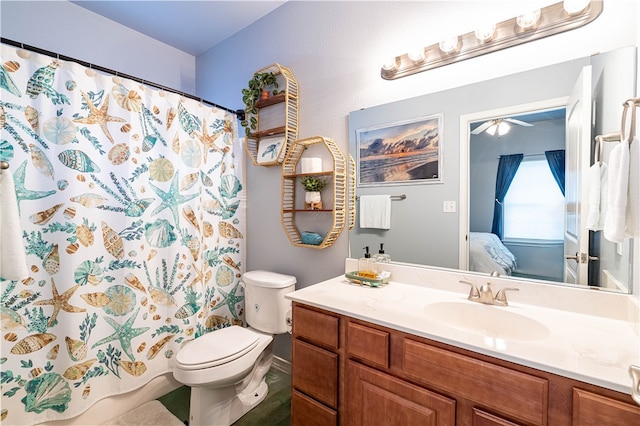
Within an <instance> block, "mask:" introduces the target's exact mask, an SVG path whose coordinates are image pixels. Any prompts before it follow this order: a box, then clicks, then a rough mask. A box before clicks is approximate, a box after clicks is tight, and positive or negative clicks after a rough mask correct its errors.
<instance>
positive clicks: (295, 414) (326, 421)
mask: <svg viewBox="0 0 640 426" xmlns="http://www.w3.org/2000/svg"><path fill="white" fill-rule="evenodd" d="M337 424H338V414H337V413H336V411H335V410H332V409H330V408H329V407H325V406H324V405H322V404H320V403H319V402H318V401H315V400H313V399H311V398H309V397H308V396H306V395H304V394H302V393H300V392H298V391H296V390H295V389H294V390H293V392H291V425H292V426H335V425H337Z"/></svg>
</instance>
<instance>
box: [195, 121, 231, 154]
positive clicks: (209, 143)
mask: <svg viewBox="0 0 640 426" xmlns="http://www.w3.org/2000/svg"><path fill="white" fill-rule="evenodd" d="M220 133H222V130H218V131H216V132H214V133H213V134H211V135H209V134H207V120H204V119H203V121H202V134H201V135H199V134H198V133H196V132H195V131H194V132H193V134H194V135H195V136H196V137H197V138H198V139H199V140H200V142H201V143H202V145H204V162H205V163H206V162H207V153H208V152H209V151H210V150H213V151H216V152H219V153H221V154H224V152H223V151H222V149H220V148H218V147H217V146H216V143H215V142H216V139H218V136H219V135H220Z"/></svg>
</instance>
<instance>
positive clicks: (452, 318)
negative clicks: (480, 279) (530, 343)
mask: <svg viewBox="0 0 640 426" xmlns="http://www.w3.org/2000/svg"><path fill="white" fill-rule="evenodd" d="M509 309H510V308H509V307H499V306H491V305H484V304H481V303H476V302H437V303H432V304H429V305H427V306H426V307H425V308H424V312H425V314H427V316H428V317H429V318H430V319H432V320H434V321H437V322H439V323H442V324H443V325H446V326H448V327H451V328H454V329H457V330H462V331H466V332H470V333H474V334H478V335H480V336H484V337H491V338H495V339H504V340H538V339H543V338H545V337H547V336H548V335H549V329H548V328H547V327H546V326H545V325H544V324H541V323H540V322H538V321H536V320H534V319H531V318H529V317H525V316H524V315H520V314H517V313H515V312H513V311H511V310H509Z"/></svg>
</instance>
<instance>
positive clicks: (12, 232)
mask: <svg viewBox="0 0 640 426" xmlns="http://www.w3.org/2000/svg"><path fill="white" fill-rule="evenodd" d="M0 200H2V202H1V203H0V277H2V278H4V279H5V280H11V281H17V280H23V279H25V278H28V277H29V270H28V269H27V256H26V255H25V252H24V245H23V242H22V228H21V227H20V216H19V215H18V200H17V199H16V189H15V186H14V184H13V176H12V175H11V173H10V172H9V171H8V170H5V171H4V172H2V173H1V174H0Z"/></svg>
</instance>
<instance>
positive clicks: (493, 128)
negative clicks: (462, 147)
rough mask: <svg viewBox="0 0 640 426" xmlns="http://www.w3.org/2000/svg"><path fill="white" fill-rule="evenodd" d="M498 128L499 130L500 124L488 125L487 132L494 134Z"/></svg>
mask: <svg viewBox="0 0 640 426" xmlns="http://www.w3.org/2000/svg"><path fill="white" fill-rule="evenodd" d="M496 130H498V125H497V124H495V123H494V124H492V125H491V126H489V127H487V130H486V132H487V133H488V134H490V135H491V136H493V135H495V134H496Z"/></svg>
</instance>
